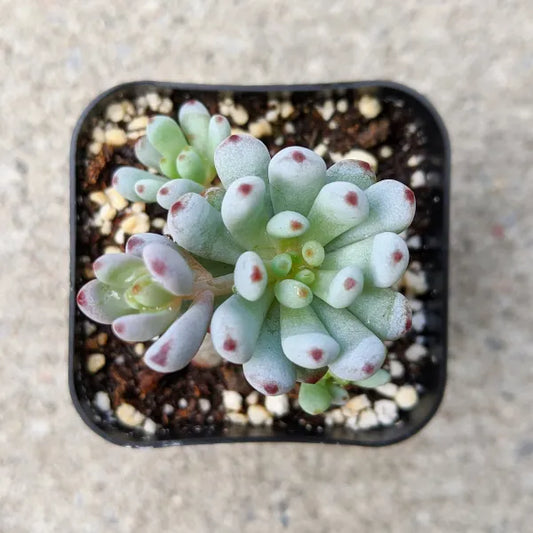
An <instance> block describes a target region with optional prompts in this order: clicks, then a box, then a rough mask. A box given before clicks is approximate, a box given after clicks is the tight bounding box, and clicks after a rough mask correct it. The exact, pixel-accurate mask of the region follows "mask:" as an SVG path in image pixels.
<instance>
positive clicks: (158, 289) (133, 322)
mask: <svg viewBox="0 0 533 533" xmlns="http://www.w3.org/2000/svg"><path fill="white" fill-rule="evenodd" d="M182 254H183V252H181V253H180V251H179V249H178V247H177V246H176V245H175V244H174V243H173V242H172V241H170V240H169V239H167V238H166V237H163V236H162V235H157V234H152V233H145V234H137V235H133V236H132V237H130V238H129V239H128V241H127V243H126V252H125V253H117V254H105V255H102V256H100V257H99V258H98V259H96V261H94V263H93V270H94V273H95V276H96V279H94V280H91V281H89V282H88V283H86V284H85V285H84V286H83V287H82V288H81V289H80V291H79V292H78V295H77V303H78V306H79V308H80V309H81V310H82V311H83V312H84V313H85V314H86V315H87V316H88V317H89V318H91V319H92V320H94V321H96V322H99V323H101V324H111V325H112V329H113V332H114V333H115V335H116V336H117V337H119V338H120V339H122V340H124V341H127V342H140V341H147V340H150V339H153V338H154V337H156V336H159V335H161V336H160V337H159V338H158V340H156V341H155V342H154V343H153V344H152V345H151V346H150V347H149V348H148V350H147V351H146V353H145V356H144V359H145V362H146V364H147V365H148V366H149V367H150V368H152V369H153V370H156V371H159V372H174V371H176V370H180V369H181V368H183V367H185V366H186V365H187V364H188V363H189V362H190V361H191V359H192V358H193V357H194V355H195V354H196V352H197V351H198V348H199V347H200V345H201V343H202V341H203V339H204V336H205V334H206V332H207V329H208V326H209V321H210V319H211V315H212V312H213V300H214V296H216V295H219V294H225V293H227V292H228V291H231V287H232V285H233V275H231V274H229V275H225V276H220V277H218V278H213V277H212V276H211V274H209V273H208V272H207V271H206V270H205V269H204V268H203V267H202V266H201V265H200V264H199V263H198V262H196V261H195V260H194V259H193V258H192V257H190V256H189V255H188V254H187V255H185V257H184V255H182Z"/></svg>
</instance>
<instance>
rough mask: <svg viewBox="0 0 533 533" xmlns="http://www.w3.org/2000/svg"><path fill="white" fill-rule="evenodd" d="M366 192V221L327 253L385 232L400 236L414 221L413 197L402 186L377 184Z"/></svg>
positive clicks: (332, 246)
mask: <svg viewBox="0 0 533 533" xmlns="http://www.w3.org/2000/svg"><path fill="white" fill-rule="evenodd" d="M365 193H366V197H367V199H368V204H369V206H370V212H369V216H368V218H367V219H366V220H365V221H363V222H362V223H361V224H359V225H358V226H355V227H354V228H352V229H351V230H349V231H347V232H346V233H343V234H342V235H340V236H339V237H338V238H337V239H335V240H334V241H332V242H331V244H330V245H329V246H328V250H336V249H338V248H341V247H343V246H346V245H348V244H351V243H354V242H357V241H360V240H362V239H366V238H368V237H371V236H372V235H376V234H377V233H382V232H384V231H392V232H394V233H400V232H401V231H403V230H404V229H405V228H407V227H408V226H409V225H410V224H411V222H412V221H413V218H414V216H415V210H416V200H415V195H414V193H413V191H412V190H411V189H409V187H406V186H405V185H404V184H403V183H400V182H399V181H396V180H383V181H379V182H378V183H376V184H374V185H372V186H371V187H369V188H368V189H367V190H366V191H365Z"/></svg>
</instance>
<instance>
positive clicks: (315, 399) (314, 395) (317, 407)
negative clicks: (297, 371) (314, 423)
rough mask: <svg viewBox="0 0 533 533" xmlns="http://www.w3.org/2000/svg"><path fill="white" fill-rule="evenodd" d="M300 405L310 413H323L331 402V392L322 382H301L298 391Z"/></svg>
mask: <svg viewBox="0 0 533 533" xmlns="http://www.w3.org/2000/svg"><path fill="white" fill-rule="evenodd" d="M298 403H299V404H300V407H301V408H302V409H303V410H304V411H305V412H306V413H309V414H310V415H317V414H319V413H323V412H324V411H326V410H327V409H329V407H330V406H331V403H332V397H331V393H330V391H329V389H328V387H327V385H326V384H324V383H320V382H319V383H316V384H314V385H313V384H310V383H302V384H301V385H300V391H299V393H298Z"/></svg>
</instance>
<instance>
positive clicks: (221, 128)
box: [207, 115, 231, 161]
mask: <svg viewBox="0 0 533 533" xmlns="http://www.w3.org/2000/svg"><path fill="white" fill-rule="evenodd" d="M230 135H231V126H230V123H229V122H228V119H227V118H226V117H223V116H222V115H213V116H212V117H211V120H210V121H209V129H208V134H207V138H208V141H209V160H210V161H213V159H214V157H215V150H216V149H217V147H218V145H219V144H220V143H221V142H222V141H223V140H224V139H226V138H227V137H229V136H230Z"/></svg>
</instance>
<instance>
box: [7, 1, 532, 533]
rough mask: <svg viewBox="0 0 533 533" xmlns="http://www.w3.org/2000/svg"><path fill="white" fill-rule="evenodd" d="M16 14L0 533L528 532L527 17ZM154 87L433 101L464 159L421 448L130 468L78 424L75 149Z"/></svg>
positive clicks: (488, 9) (190, 459) (174, 11)
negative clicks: (73, 306) (393, 88)
mask: <svg viewBox="0 0 533 533" xmlns="http://www.w3.org/2000/svg"><path fill="white" fill-rule="evenodd" d="M0 13H1V15H0V17H1V22H0V57H1V60H0V79H1V89H0V107H1V125H2V126H1V131H2V133H1V135H0V205H1V207H2V209H1V211H0V228H1V229H0V231H1V235H2V238H1V239H0V254H1V259H0V273H1V281H0V343H1V350H0V353H1V361H0V407H1V416H0V419H1V425H0V447H1V452H0V509H1V510H0V531H2V532H6V533H11V532H16V533H18V532H26V531H28V532H30V531H31V532H55V531H59V532H70V531H73V532H98V533H99V532H107V531H113V532H136V531H195V532H196V531H198V532H204V531H239V532H240V531H243V532H247V531H254V532H262V531H270V532H273V531H283V530H289V531H292V530H298V531H316V532H329V531H380V532H381V531H391V532H411V531H419V530H423V529H425V530H426V531H430V532H440V531H443V532H444V531H446V532H449V531H461V532H463V531H467V532H478V531H479V532H491V533H493V532H498V533H500V532H512V533H515V532H525V531H531V529H530V527H531V523H530V517H529V514H530V512H531V501H532V492H533V431H532V430H533V418H532V414H531V413H532V402H533V387H532V376H533V371H532V368H533V365H532V364H531V357H532V349H531V346H532V342H533V339H532V328H531V303H532V288H533V285H532V282H531V279H530V276H529V273H530V269H531V263H532V261H533V248H532V246H533V233H532V229H533V214H532V210H531V197H532V194H533V175H532V168H533V164H532V163H533V161H532V156H531V153H532V148H533V134H532V131H533V130H532V127H531V122H532V119H533V107H532V92H531V87H532V86H533V52H532V40H533V4H532V3H531V2H528V1H527V0H522V1H509V2H503V1H495V0H487V1H484V2H480V1H475V0H466V1H465V0H462V1H458V0H454V1H450V2H437V1H435V0H428V1H426V2H418V1H416V0H405V1H403V2H401V3H400V2H394V1H387V0H385V1H382V2H375V1H370V0H361V1H358V2H354V1H353V0H346V1H324V2H322V1H314V2H306V1H294V0H293V1H291V2H282V1H281V0H271V1H257V0H256V1H254V2H239V1H237V0H234V1H219V2H216V1H200V0H199V1H195V2H172V1H169V2H162V1H161V2H159V1H154V0H145V1H143V2H131V1H126V0H117V1H113V2H110V1H104V0H94V1H90V2H68V3H66V2H59V1H48V2H42V1H39V0H19V1H17V2H12V1H9V0H0ZM142 78H148V79H150V78H151V79H161V80H176V81H191V82H213V83H216V82H234V83H268V82H287V83H289V82H308V81H317V82H318V81H330V80H355V79H371V78H390V79H394V80H397V81H401V82H405V83H407V84H409V85H411V86H413V87H415V88H417V89H419V90H420V91H421V92H423V93H425V94H426V95H428V96H429V97H430V98H431V99H432V100H433V101H434V103H435V104H436V106H437V107H438V109H439V110H440V112H441V113H442V115H443V116H444V118H445V120H446V122H447V125H448V127H449V130H450V133H451V138H452V142H453V148H454V154H453V195H452V196H453V198H452V202H453V207H452V240H451V245H452V257H451V261H452V269H451V272H452V276H451V312H450V318H451V323H450V335H451V339H450V340H451V345H450V376H449V385H448V389H447V394H446V398H445V401H444V404H443V407H442V409H441V411H440V412H439V414H438V416H437V417H436V418H435V419H434V421H433V422H432V423H431V424H430V426H429V427H427V428H426V429H425V430H424V431H423V432H422V433H421V434H420V435H419V436H417V437H416V438H413V439H412V440H410V441H408V442H405V443H403V444H401V445H398V446H394V447H391V448H387V449H379V450H373V449H358V448H340V447H339V448H337V447H323V446H311V445H309V446H298V445H291V444H287V445H279V444H276V445H274V444H273V445H232V446H228V445H220V446H216V447H212V446H211V447H191V448H183V449H167V450H160V451H150V450H143V451H133V450H127V449H120V448H118V447H114V446H112V445H110V444H107V443H105V442H104V441H103V440H101V439H100V438H99V437H97V436H96V435H94V434H92V433H91V432H90V431H89V430H88V429H86V428H85V426H84V425H83V424H82V423H81V421H80V419H79V418H78V416H77V415H76V413H75V412H74V409H73V408H72V406H71V405H70V400H69V396H68V392H67V374H66V338H67V289H68V286H67V273H68V237H67V225H68V179H67V176H68V166H67V153H68V144H69V137H70V133H71V128H72V127H73V125H74V123H75V121H76V119H77V117H78V114H79V113H80V111H81V110H82V108H83V107H84V106H85V104H86V103H87V102H88V101H89V100H90V99H91V98H92V97H93V96H95V95H96V94H97V93H99V92H100V91H102V90H104V89H106V88H108V87H110V86H112V85H114V84H116V83H119V82H122V81H126V80H135V79H142ZM528 505H529V508H528Z"/></svg>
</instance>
